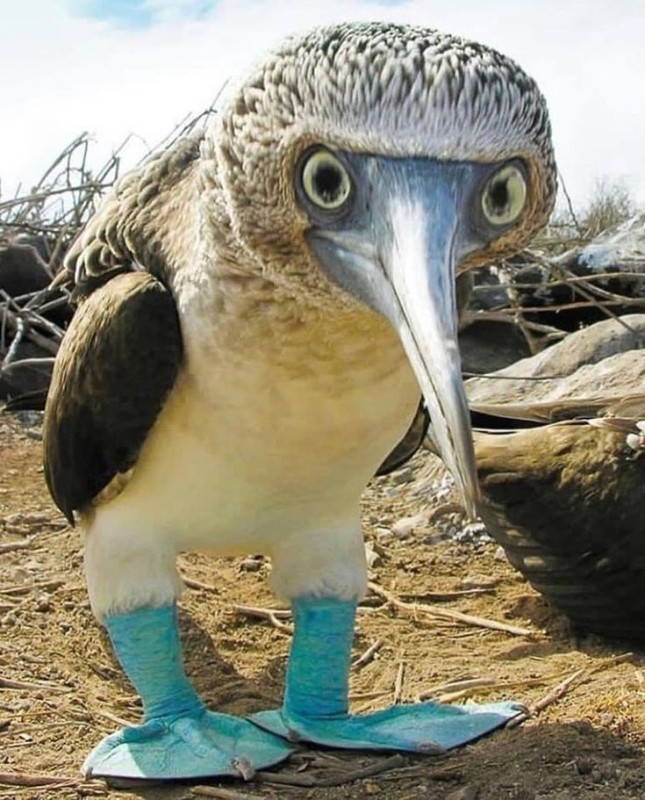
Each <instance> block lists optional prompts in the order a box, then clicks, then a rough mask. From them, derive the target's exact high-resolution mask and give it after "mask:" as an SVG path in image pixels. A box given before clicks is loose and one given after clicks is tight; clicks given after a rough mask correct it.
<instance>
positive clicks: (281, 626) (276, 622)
mask: <svg viewBox="0 0 645 800" xmlns="http://www.w3.org/2000/svg"><path fill="white" fill-rule="evenodd" d="M233 611H235V613H236V614H241V615H242V616H245V617H255V618H256V619H266V620H268V621H269V622H270V623H271V625H273V627H274V628H277V629H278V630H279V631H282V632H283V633H293V629H292V628H291V625H285V623H284V622H282V621H281V620H283V619H291V612H290V611H287V610H286V609H278V608H259V607H257V606H240V605H234V606H233Z"/></svg>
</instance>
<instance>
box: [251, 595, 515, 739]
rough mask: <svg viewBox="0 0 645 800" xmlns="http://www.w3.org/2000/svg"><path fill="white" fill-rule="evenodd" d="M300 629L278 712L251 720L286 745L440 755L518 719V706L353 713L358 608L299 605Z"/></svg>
mask: <svg viewBox="0 0 645 800" xmlns="http://www.w3.org/2000/svg"><path fill="white" fill-rule="evenodd" d="M292 607H293V615H294V622H295V631H294V638H293V644H292V647H291V654H290V656H289V666H288V670H287V682H286V691H285V696H284V704H283V707H282V710H280V711H262V712H260V713H259V714H254V715H253V716H252V717H250V719H251V720H252V721H253V722H255V723H256V724H257V725H259V726H260V727H262V728H264V729H265V730H267V731H271V732H272V733H275V734H277V735H279V736H282V737H284V738H285V739H287V740H288V741H300V740H304V741H308V742H314V743H316V744H322V745H327V746H329V747H343V748H360V749H363V748H365V749H376V750H407V751H412V752H439V751H442V750H445V749H447V748H450V747H457V746H458V745H462V744H465V743H466V742H470V741H472V740H473V739H477V738H478V737H480V736H482V735H483V734H485V733H488V732H489V731H492V730H494V729H495V728H498V727H500V726H501V725H503V724H504V723H505V722H507V721H508V720H509V719H511V718H512V717H514V716H516V715H517V714H518V713H519V712H520V711H521V710H522V706H520V705H518V704H517V703H490V704H486V705H468V706H446V705H441V704H439V703H418V704H414V705H400V706H393V707H392V708H388V709H386V710H385V711H377V712H375V713H373V714H364V715H356V714H349V713H348V682H349V666H350V656H351V644H352V637H353V631H354V618H355V615H356V603H355V602H353V601H340V600H334V599H330V598H326V599H324V598H323V599H315V598H299V599H297V600H295V601H294V602H293V606H292Z"/></svg>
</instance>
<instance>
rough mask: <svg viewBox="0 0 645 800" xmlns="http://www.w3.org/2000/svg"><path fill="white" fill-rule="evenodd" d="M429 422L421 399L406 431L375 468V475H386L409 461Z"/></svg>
mask: <svg viewBox="0 0 645 800" xmlns="http://www.w3.org/2000/svg"><path fill="white" fill-rule="evenodd" d="M429 423H430V417H429V416H428V412H427V410H426V407H425V404H424V402H423V400H421V402H420V403H419V407H418V408H417V413H416V414H415V415H414V419H413V420H412V424H411V425H410V427H409V429H408V432H407V433H406V434H405V436H404V437H403V439H401V441H400V442H399V443H398V444H397V446H396V447H395V448H394V450H392V452H391V453H390V454H389V456H388V457H387V458H386V459H385V461H384V462H383V463H382V464H381V466H380V467H379V468H378V469H377V470H376V475H388V474H389V473H390V472H394V470H395V469H398V468H399V467H402V466H403V465H404V464H405V462H406V461H409V460H410V459H411V458H412V456H413V455H414V454H415V453H416V452H417V450H418V449H419V448H420V447H421V444H422V442H423V439H424V437H425V435H426V433H427V432H428V425H429Z"/></svg>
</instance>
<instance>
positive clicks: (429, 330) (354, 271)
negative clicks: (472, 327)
mask: <svg viewBox="0 0 645 800" xmlns="http://www.w3.org/2000/svg"><path fill="white" fill-rule="evenodd" d="M367 172H368V177H369V185H370V187H371V195H370V197H371V202H370V203H369V204H367V203H366V207H368V206H369V210H368V211H365V212H364V214H363V215H362V217H360V218H359V222H360V223H361V224H354V225H353V226H351V227H349V228H346V229H335V230H334V229H332V230H330V229H327V230H325V229H320V228H319V229H316V230H314V231H312V234H311V237H310V240H311V243H312V245H313V246H314V248H315V249H316V251H317V252H318V254H319V257H320V259H321V262H322V263H323V264H324V266H325V269H326V271H327V273H328V275H329V276H330V277H331V278H332V280H334V281H335V282H336V283H338V284H340V285H341V286H342V287H343V288H345V289H346V290H347V291H349V292H351V293H352V294H353V295H354V296H355V297H357V298H359V299H360V300H362V301H363V302H364V303H366V304H367V305H369V306H370V307H372V308H373V309H374V310H376V311H379V312H380V313H382V314H383V315H384V316H386V317H387V318H388V319H389V320H390V322H391V323H392V325H393V326H394V328H395V329H396V331H397V332H398V335H399V337H400V339H401V343H402V345H403V348H404V350H405V352H406V354H407V356H408V359H409V361H410V364H411V366H412V369H413V371H414V373H415V375H416V378H417V381H418V383H419V387H420V389H421V392H422V394H423V397H424V399H425V402H426V405H427V407H428V411H429V413H430V420H431V425H432V436H433V439H434V440H435V442H436V444H437V446H438V448H439V454H440V456H441V458H442V459H443V461H444V463H445V464H446V466H447V467H448V469H449V470H450V472H451V473H452V475H453V477H454V479H455V481H456V483H457V487H458V489H459V491H460V493H461V496H462V499H463V502H464V504H465V506H466V510H467V512H468V514H469V515H470V516H471V517H475V516H476V509H477V501H478V498H479V485H478V482H477V472H476V467H475V454H474V449H473V441H472V430H471V426H470V414H469V411H468V405H467V402H466V395H465V392H464V387H463V381H462V377H461V361H460V357H459V348H458V343H457V323H458V312H457V303H456V279H457V263H456V262H457V257H458V254H459V253H458V251H459V250H460V249H463V248H464V247H465V244H464V243H463V242H462V241H461V240H462V239H465V238H467V236H468V233H467V231H466V233H464V232H463V226H462V225H461V219H462V214H463V213H464V197H465V196H467V195H468V193H467V191H466V187H468V186H469V185H470V186H472V183H473V181H474V180H475V179H476V177H477V176H476V166H475V165H468V164H442V163H441V162H436V161H435V162H431V161H423V162H421V161H420V160H415V159H409V160H408V159H400V160H397V159H381V158H377V157H371V158H370V159H369V161H368V170H367Z"/></svg>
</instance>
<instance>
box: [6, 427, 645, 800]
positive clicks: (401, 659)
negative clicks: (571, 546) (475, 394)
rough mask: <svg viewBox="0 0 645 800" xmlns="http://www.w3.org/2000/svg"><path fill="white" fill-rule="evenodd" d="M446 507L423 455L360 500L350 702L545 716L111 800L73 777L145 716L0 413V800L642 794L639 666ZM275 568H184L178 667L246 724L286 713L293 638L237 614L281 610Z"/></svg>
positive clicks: (249, 564)
mask: <svg viewBox="0 0 645 800" xmlns="http://www.w3.org/2000/svg"><path fill="white" fill-rule="evenodd" d="M453 503H454V498H452V497H451V495H450V494H449V491H448V489H447V488H446V480H445V475H444V473H443V472H442V470H441V468H440V466H439V465H438V462H437V461H436V459H434V457H433V456H430V455H429V454H425V453H422V454H420V455H418V456H417V457H416V458H415V460H414V462H413V463H412V464H411V466H409V467H407V468H405V469H404V470H402V471H400V472H399V473H397V474H395V475H394V476H391V477H389V478H382V479H378V480H376V481H374V483H373V484H372V486H370V488H369V490H368V491H367V492H366V495H365V499H364V519H365V527H366V533H367V541H368V542H369V544H370V545H371V548H372V554H373V557H374V559H375V561H374V565H373V567H372V576H371V577H372V580H373V581H374V583H375V589H376V591H377V592H378V593H379V594H376V593H374V592H372V593H370V595H369V597H368V598H367V600H366V603H365V604H364V608H365V610H364V611H362V612H361V614H360V616H359V622H358V628H357V635H356V639H355V645H354V646H355V656H356V658H359V657H360V656H361V655H362V654H364V653H365V651H367V650H368V648H369V647H370V646H371V645H372V644H374V643H375V642H378V643H379V646H378V647H377V649H376V652H375V655H374V657H373V658H372V659H371V660H369V661H367V663H364V664H362V665H358V666H355V667H354V668H353V671H352V702H353V708H354V709H355V710H358V711H360V710H372V709H376V708H381V707H384V706H386V705H389V704H390V703H392V702H393V701H403V702H406V701H414V700H416V699H418V698H419V697H433V698H439V699H443V700H446V701H463V700H466V699H473V700H476V701H492V700H498V699H509V698H513V699H517V700H520V701H522V702H523V703H525V704H526V705H527V706H529V707H535V706H536V704H537V705H538V706H539V705H540V703H541V701H542V700H545V699H546V701H547V703H546V707H545V708H544V709H543V710H541V711H540V712H539V713H537V714H536V715H534V716H533V717H532V718H531V719H529V720H528V721H527V722H525V723H524V724H523V725H522V726H520V727H515V728H513V729H509V730H503V731H499V732H497V733H494V734H493V735H491V736H489V737H487V738H485V739H483V740H481V741H479V742H477V743H475V744H473V745H470V746H468V747H465V748H462V749H460V750H457V751H454V752H451V753H447V754H445V755H442V756H433V757H429V756H428V757H410V756H397V755H395V756H392V755H391V754H390V755H382V754H381V755H378V754H373V753H353V754H347V753H342V752H339V751H331V750H326V751H325V750H317V749H307V748H303V750H302V751H301V752H300V753H299V754H298V755H297V756H296V757H294V758H293V759H292V760H291V761H290V762H289V763H287V764H285V765H284V766H282V767H281V768H278V769H275V770H273V771H271V772H267V773H265V774H260V775H259V776H257V778H256V779H255V780H254V781H252V782H249V783H242V782H239V781H238V782H236V781H217V780H213V781H211V782H205V781H200V782H198V784H194V785H188V784H174V785H165V786H159V785H157V786H151V785H138V786H130V787H126V788H122V787H121V788H115V787H108V786H107V785H106V784H105V783H104V782H103V781H98V780H95V781H90V782H84V781H83V780H82V779H81V778H80V777H79V771H78V770H79V765H80V764H81V763H82V761H83V758H84V756H85V754H86V753H87V751H88V750H89V749H90V748H91V747H92V746H93V745H94V744H95V743H96V742H97V741H98V739H99V738H100V737H101V736H103V735H104V734H106V733H108V732H110V731H112V730H114V729H115V728H117V727H118V726H119V724H120V722H121V721H130V722H136V721H137V719H138V715H139V709H140V707H139V702H138V700H137V697H136V696H135V695H134V693H133V691H132V689H131V687H130V686H129V684H128V682H127V680H126V679H125V677H124V675H123V674H122V673H121V671H120V669H119V668H118V665H117V664H116V663H115V661H114V659H113V656H112V653H111V651H110V648H109V645H108V643H107V641H106V639H105V637H104V636H103V634H102V633H101V631H100V629H99V628H98V626H97V625H96V624H95V622H94V620H93V618H92V616H91V613H90V610H89V606H88V602H87V597H86V592H85V586H84V580H83V575H82V567H81V564H82V556H81V545H80V542H79V538H78V534H77V532H76V531H74V530H70V529H69V528H68V526H67V525H66V523H65V521H64V519H63V518H62V517H61V515H60V514H59V513H58V512H57V511H56V509H55V508H54V507H53V505H52V503H51V502H50V500H49V496H48V494H47V491H46V488H45V486H44V482H43V476H42V468H41V466H40V443H39V439H38V429H37V427H36V428H31V429H30V428H28V427H26V426H25V425H24V424H20V423H18V422H17V421H16V420H15V419H13V418H11V417H8V416H0V564H1V572H0V798H50V797H51V798H61V800H67V798H79V797H110V798H145V800H180V799H181V800H184V799H188V798H195V797H215V798H221V799H222V800H252V799H253V798H285V799H286V800H289V799H290V798H294V800H304V798H321V800H337V799H338V800H340V798H342V799H343V800H353V799H354V798H369V797H372V796H381V797H384V798H387V800H390V798H391V800H413V799H414V800H416V798H424V799H427V800H439V799H440V798H441V799H442V800H502V798H513V800H547V798H548V800H570V798H581V799H582V798H584V799H585V800H586V799H587V798H588V799H589V800H592V798H593V800H623V799H625V800H626V799H627V798H643V797H645V760H644V759H643V747H644V745H645V668H644V667H645V652H643V651H642V650H641V651H638V650H633V649H631V648H630V645H629V643H624V642H622V643H621V642H608V641H602V640H600V639H598V638H595V637H582V636H578V635H576V633H575V632H574V631H572V630H571V628H570V626H569V625H568V623H567V621H566V620H565V619H564V618H563V617H562V616H560V615H558V614H557V613H555V612H554V611H553V610H552V609H551V608H550V607H549V606H548V604H547V603H546V602H545V601H544V600H542V599H541V598H540V597H539V596H538V595H537V594H536V593H535V592H534V591H533V590H532V589H531V588H530V587H529V586H528V585H527V584H526V583H525V582H524V580H523V579H522V577H521V576H520V575H518V574H517V573H516V572H514V571H513V569H512V568H511V567H510V566H509V565H508V563H507V562H506V561H505V560H504V558H503V557H502V556H501V554H500V553H499V552H498V548H497V546H496V545H495V544H494V543H490V542H489V543H482V542H481V541H478V540H477V537H474V539H473V538H472V537H471V539H470V540H468V537H466V541H462V542H458V541H455V539H454V536H453V537H452V538H451V536H450V535H451V534H454V533H455V532H456V531H459V530H463V528H464V522H463V519H462V518H461V517H460V515H459V513H458V512H457V511H456V509H455V507H454V505H453ZM410 518H411V519H410ZM269 568H270V567H269V565H268V564H266V563H263V562H261V561H257V560H252V559H247V560H243V559H237V560H233V561H214V560H212V559H211V560H209V559H207V558H205V557H203V556H196V555H187V556H184V557H182V559H181V570H182V573H183V575H184V576H185V577H186V578H187V581H188V584H189V586H188V588H187V589H186V592H185V593H184V596H183V598H182V602H181V626H182V637H183V641H184V647H185V650H186V660H187V669H188V672H189V674H190V675H191V677H192V678H193V680H194V681H195V683H196V685H197V687H198V689H199V691H200V692H201V693H202V695H203V696H204V697H205V698H206V700H207V701H208V703H209V704H210V706H211V707H213V708H217V709H219V710H222V711H227V712H232V713H247V712H251V711H255V710H259V709H262V708H267V707H271V706H273V705H275V704H276V703H278V702H279V700H280V694H281V686H282V679H283V675H284V668H285V658H286V654H287V650H288V646H289V632H288V630H283V629H281V628H279V627H276V626H275V625H273V624H272V623H271V621H270V620H267V619H262V618H252V617H249V616H248V615H246V614H241V613H239V612H238V611H236V606H237V605H240V604H244V605H252V606H256V607H262V608H275V607H276V605H277V604H276V603H275V601H274V599H273V597H272V596H271V593H270V591H269V589H268V586H267V582H266V576H267V573H268V570H269ZM383 590H385V591H386V592H388V593H389V597H390V600H389V601H387V600H385V599H384V598H383V597H382V596H381V593H382V591H383ZM415 604H416V607H415ZM454 612H461V613H462V614H467V615H470V616H474V617H480V618H483V620H480V621H479V622H478V621H477V620H472V619H469V618H465V619H456V618H454ZM489 621H496V622H499V623H502V627H506V628H507V630H494V629H491V628H490V627H486V625H488V623H489ZM286 622H287V623H288V620H286ZM283 624H284V623H283ZM473 679H476V680H475V681H474V682H472V681H473ZM465 681H471V683H464V682H465ZM455 682H457V683H456V685H455ZM451 684H452V685H451ZM548 701H551V702H548ZM370 773H371V774H370ZM361 775H362V777H361ZM207 784H208V785H207Z"/></svg>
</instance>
